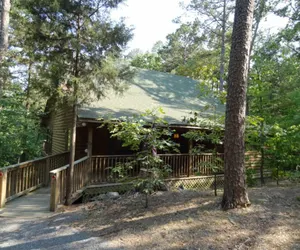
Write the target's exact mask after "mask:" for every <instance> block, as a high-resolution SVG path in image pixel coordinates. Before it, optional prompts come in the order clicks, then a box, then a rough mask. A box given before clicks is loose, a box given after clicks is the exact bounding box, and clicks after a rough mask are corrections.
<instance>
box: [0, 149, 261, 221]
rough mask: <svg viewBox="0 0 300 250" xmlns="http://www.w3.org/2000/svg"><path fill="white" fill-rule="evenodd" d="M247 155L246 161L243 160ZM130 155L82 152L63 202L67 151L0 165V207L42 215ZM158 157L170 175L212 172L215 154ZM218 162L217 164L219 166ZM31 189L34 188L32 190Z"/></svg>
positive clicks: (108, 178)
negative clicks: (169, 171)
mask: <svg viewBox="0 0 300 250" xmlns="http://www.w3.org/2000/svg"><path fill="white" fill-rule="evenodd" d="M249 156H250V161H247V157H248V158H249ZM133 157H134V156H132V155H107V156H104V155H99V156H86V157H83V158H81V159H79V160H77V161H75V162H74V176H73V179H72V182H71V184H72V187H71V193H72V195H71V198H70V200H69V201H68V202H66V176H67V170H68V168H69V164H68V159H69V153H68V152H65V153H61V154H57V155H53V156H48V157H44V158H40V159H36V160H33V161H28V162H24V163H21V164H16V165H13V166H9V167H5V168H2V169H0V209H1V208H3V207H5V209H4V210H2V212H3V214H4V215H5V216H17V215H18V216H26V215H27V214H28V215H29V216H30V214H33V213H36V214H37V216H39V215H41V216H42V215H44V214H47V211H48V212H49V210H50V211H56V209H57V207H58V205H60V204H65V203H68V204H71V203H72V202H73V201H75V200H77V199H78V198H79V197H80V196H81V195H82V193H83V191H84V190H85V189H86V188H87V187H89V186H91V185H105V184H107V183H109V182H115V181H116V180H112V175H111V168H112V167H113V166H115V165H116V164H117V163H126V162H128V161H131V160H132V158H133ZM159 157H161V159H162V161H163V164H168V165H169V166H170V167H171V169H172V172H171V173H170V175H169V176H168V178H169V179H170V178H188V177H195V176H199V175H201V176H208V175H212V170H211V167H210V166H211V165H212V162H214V157H216V156H215V155H214V154H200V155H189V154H173V155H172V154H163V155H159ZM218 157H220V158H223V155H222V154H219V155H218ZM249 162H250V165H249ZM259 162H260V157H259V156H257V155H254V154H249V153H247V154H246V166H247V165H248V167H251V168H253V167H257V166H259ZM220 164H221V165H222V163H220ZM221 165H220V166H219V167H222V166H221ZM139 170H140V166H139V164H138V165H136V166H134V168H133V171H131V173H130V175H131V176H132V177H135V176H137V175H138V174H139V172H140V171H139ZM180 181H182V180H180ZM49 185H50V187H49ZM209 185H211V184H210V183H209ZM34 190H37V191H35V192H32V191H34ZM26 194H27V195H26ZM24 195H26V196H24ZM17 198H18V199H17ZM6 203H7V204H6Z"/></svg>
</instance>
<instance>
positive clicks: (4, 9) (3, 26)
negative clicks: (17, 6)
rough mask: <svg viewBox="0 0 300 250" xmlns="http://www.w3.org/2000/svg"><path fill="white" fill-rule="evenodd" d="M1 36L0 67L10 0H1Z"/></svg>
mask: <svg viewBox="0 0 300 250" xmlns="http://www.w3.org/2000/svg"><path fill="white" fill-rule="evenodd" d="M1 7H2V8H1V26H0V29H1V34H0V35H1V36H0V67H2V64H3V60H4V55H5V53H6V51H7V48H8V27H9V12H10V7H11V4H10V0H2V6H1ZM4 85H5V81H4V79H3V78H2V79H1V80H0V94H1V92H2V89H3V88H4Z"/></svg>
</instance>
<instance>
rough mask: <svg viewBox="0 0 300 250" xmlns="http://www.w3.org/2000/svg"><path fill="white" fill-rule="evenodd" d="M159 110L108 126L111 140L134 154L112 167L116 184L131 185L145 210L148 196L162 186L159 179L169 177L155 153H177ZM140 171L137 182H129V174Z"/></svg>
mask: <svg viewBox="0 0 300 250" xmlns="http://www.w3.org/2000/svg"><path fill="white" fill-rule="evenodd" d="M162 114H164V112H163V110H162V109H158V110H156V111H153V110H152V111H151V110H148V111H146V112H145V113H143V114H141V115H138V116H135V117H123V118H122V119H121V121H120V122H115V123H113V122H108V128H109V130H110V133H111V136H112V137H115V138H117V139H119V140H121V141H122V142H123V144H122V145H123V146H124V147H129V148H130V149H131V150H133V151H134V152H136V153H135V157H134V159H133V160H132V161H130V162H128V163H125V164H121V163H119V164H117V165H116V166H114V167H112V172H113V173H114V174H116V177H117V179H118V180H119V181H132V182H133V183H134V186H135V187H136V189H137V190H139V191H140V192H142V193H144V194H145V197H146V204H145V206H146V207H147V206H148V195H149V194H151V193H152V192H154V191H156V190H157V189H159V188H161V187H162V186H163V179H164V178H166V177H167V176H168V174H169V172H170V171H171V170H170V167H169V166H168V165H164V164H163V162H162V160H161V159H160V158H159V156H157V154H156V151H160V152H169V151H175V152H176V151H178V150H177V144H175V143H174V142H172V140H171V136H172V133H173V132H172V131H171V130H170V129H169V128H168V124H167V122H166V121H164V120H163V119H162V118H161V117H160V115H162ZM136 166H138V167H139V168H140V176H139V177H138V178H130V176H129V175H128V174H129V171H130V170H131V169H133V168H134V167H136Z"/></svg>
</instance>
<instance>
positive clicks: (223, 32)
mask: <svg viewBox="0 0 300 250" xmlns="http://www.w3.org/2000/svg"><path fill="white" fill-rule="evenodd" d="M226 1H227V0H224V1H223V17H222V31H221V32H222V34H221V39H222V41H221V58H220V86H219V90H220V92H222V91H223V89H224V71H225V34H226Z"/></svg>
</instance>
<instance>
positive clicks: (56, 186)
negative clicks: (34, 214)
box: [50, 156, 91, 211]
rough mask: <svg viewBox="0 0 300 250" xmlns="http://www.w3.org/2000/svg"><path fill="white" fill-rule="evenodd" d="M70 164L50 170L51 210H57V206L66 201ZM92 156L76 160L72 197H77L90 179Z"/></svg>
mask: <svg viewBox="0 0 300 250" xmlns="http://www.w3.org/2000/svg"><path fill="white" fill-rule="evenodd" d="M69 167H70V165H69V164H67V165H65V166H62V167H60V168H57V169H54V170H52V171H50V176H51V197H50V211H55V210H56V209H57V206H58V205H60V204H64V203H65V202H66V185H67V171H68V168H69ZM89 167H90V157H88V156H86V157H83V158H81V159H79V160H77V161H75V162H74V173H73V180H72V183H71V194H72V195H71V199H73V200H74V199H75V198H76V194H77V192H80V191H81V190H82V189H83V188H84V187H85V186H86V185H87V184H88V183H89V181H90V179H91V171H90V168H89Z"/></svg>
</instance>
